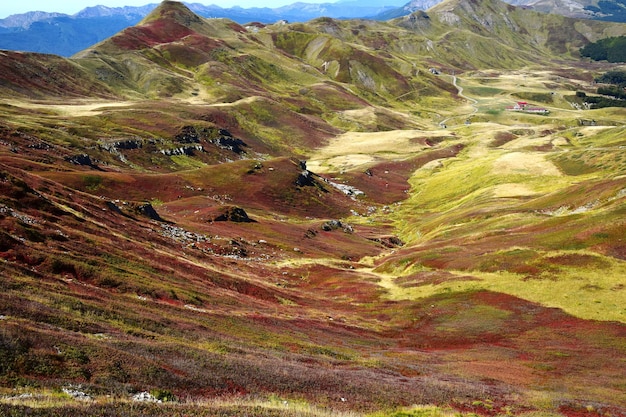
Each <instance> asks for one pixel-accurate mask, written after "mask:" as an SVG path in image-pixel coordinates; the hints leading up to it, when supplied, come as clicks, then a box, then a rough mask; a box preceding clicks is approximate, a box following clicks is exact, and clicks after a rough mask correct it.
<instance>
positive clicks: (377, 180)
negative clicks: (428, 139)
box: [345, 145, 465, 204]
mask: <svg viewBox="0 0 626 417" xmlns="http://www.w3.org/2000/svg"><path fill="white" fill-rule="evenodd" d="M464 147H465V146H464V145H453V146H450V147H447V148H443V149H437V150H432V151H425V152H424V153H422V154H420V155H418V156H416V157H414V158H411V159H408V160H405V161H397V162H396V161H394V162H383V163H380V164H377V165H374V166H372V167H371V168H369V169H368V170H366V171H365V172H362V173H348V174H346V175H345V177H346V178H347V179H348V182H349V183H350V185H353V186H354V187H356V188H358V189H359V190H361V191H363V192H364V193H365V194H366V196H367V198H368V199H370V200H372V201H374V202H376V203H379V204H392V203H395V202H397V201H401V200H404V199H406V197H407V191H408V190H409V183H408V180H409V178H410V177H411V175H412V174H413V172H415V170H417V169H418V168H420V167H422V166H424V165H425V164H427V163H428V162H430V161H434V160H437V159H443V158H453V157H455V156H456V155H458V153H459V152H460V151H461V150H462V149H463V148H464Z"/></svg>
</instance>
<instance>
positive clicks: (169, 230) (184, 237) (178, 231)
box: [161, 223, 211, 245]
mask: <svg viewBox="0 0 626 417" xmlns="http://www.w3.org/2000/svg"><path fill="white" fill-rule="evenodd" d="M161 235H162V236H164V237H167V238H170V239H173V240H176V241H178V242H181V243H184V244H187V245H190V244H194V243H202V242H210V241H211V237H210V236H207V235H203V234H200V233H194V232H190V231H188V230H185V229H183V228H182V227H178V226H173V225H171V224H167V223H163V224H161Z"/></svg>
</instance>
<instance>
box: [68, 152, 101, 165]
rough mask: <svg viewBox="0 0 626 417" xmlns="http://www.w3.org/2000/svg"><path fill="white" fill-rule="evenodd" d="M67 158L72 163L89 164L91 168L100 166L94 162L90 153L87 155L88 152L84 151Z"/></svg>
mask: <svg viewBox="0 0 626 417" xmlns="http://www.w3.org/2000/svg"><path fill="white" fill-rule="evenodd" d="M65 160H66V161H67V162H70V163H72V164H74V165H82V166H88V167H91V168H97V167H98V166H97V165H96V164H95V163H94V162H93V160H92V159H91V157H90V156H89V155H87V154H86V153H83V154H80V155H71V156H66V157H65Z"/></svg>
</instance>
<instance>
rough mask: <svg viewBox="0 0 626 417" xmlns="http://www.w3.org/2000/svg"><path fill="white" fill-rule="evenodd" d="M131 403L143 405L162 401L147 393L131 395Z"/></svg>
mask: <svg viewBox="0 0 626 417" xmlns="http://www.w3.org/2000/svg"><path fill="white" fill-rule="evenodd" d="M132 398H133V401H137V402H143V403H161V402H162V401H161V400H159V399H158V398H156V397H155V396H154V395H152V394H150V393H149V392H147V391H144V392H139V393H137V394H135V395H133V397H132Z"/></svg>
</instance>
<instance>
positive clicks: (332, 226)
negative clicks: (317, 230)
mask: <svg viewBox="0 0 626 417" xmlns="http://www.w3.org/2000/svg"><path fill="white" fill-rule="evenodd" d="M337 229H342V230H343V231H344V232H345V233H353V232H354V228H353V227H352V226H350V225H349V224H344V223H342V222H341V221H339V220H329V221H327V222H326V223H324V224H323V225H322V230H324V231H325V232H330V231H333V230H337Z"/></svg>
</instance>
